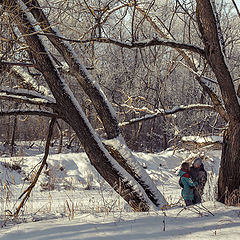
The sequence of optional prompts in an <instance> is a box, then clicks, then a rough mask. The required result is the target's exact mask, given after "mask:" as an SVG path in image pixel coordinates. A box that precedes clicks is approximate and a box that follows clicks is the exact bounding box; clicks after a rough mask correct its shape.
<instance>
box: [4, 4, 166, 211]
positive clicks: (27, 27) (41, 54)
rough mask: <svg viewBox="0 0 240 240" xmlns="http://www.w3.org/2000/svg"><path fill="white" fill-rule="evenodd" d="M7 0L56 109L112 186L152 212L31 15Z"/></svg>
mask: <svg viewBox="0 0 240 240" xmlns="http://www.w3.org/2000/svg"><path fill="white" fill-rule="evenodd" d="M3 2H4V4H5V7H6V6H8V7H9V9H8V10H13V12H14V17H13V21H15V22H17V24H18V29H19V31H20V32H21V34H22V35H23V36H24V39H25V41H26V43H27V44H28V46H29V47H30V48H31V51H32V54H33V57H34V60H35V62H36V66H37V69H38V70H39V71H40V72H41V73H42V74H43V76H44V78H45V80H46V82H47V84H48V86H49V88H50V89H51V91H52V94H53V95H54V97H55V99H56V107H55V109H54V111H55V112H56V113H58V115H59V116H60V117H62V118H63V119H64V120H65V121H66V122H67V123H68V124H69V125H70V126H71V127H72V128H73V129H74V131H75V132H76V134H77V136H78V138H79V140H80V141H81V143H82V145H83V147H84V149H85V152H86V154H87V155H88V157H89V159H90V161H91V163H92V165H93V166H94V167H95V168H96V170H97V171H98V172H99V173H100V175H101V176H102V177H103V178H104V179H105V180H106V181H107V182H108V183H109V184H110V185H111V186H112V188H113V189H114V190H115V191H116V192H117V193H119V194H120V195H121V196H122V197H123V199H125V200H126V202H128V203H129V205H130V206H131V207H132V209H133V210H135V211H148V210H149V208H150V206H151V205H152V201H150V200H149V198H148V196H147V195H146V193H145V191H144V190H143V188H142V187H141V186H140V185H139V184H138V183H137V181H136V180H135V179H134V178H133V177H132V176H131V175H130V174H128V173H127V171H125V170H124V169H123V168H122V167H121V166H120V165H119V164H118V163H117V162H116V161H115V160H114V159H113V157H112V156H111V155H110V154H109V153H108V151H107V149H106V148H105V147H104V146H103V144H102V142H101V141H100V139H99V138H98V136H97V135H96V133H95V131H94V130H93V129H92V127H91V125H90V123H89V122H88V120H87V119H86V117H85V115H84V113H83V111H82V109H81V107H80V106H79V104H78V102H77V100H76V99H75V98H74V96H73V94H72V92H71V90H70V89H69V88H68V86H67V85H66V83H65V82H64V81H63V79H61V77H60V75H59V73H58V71H57V69H56V68H55V67H54V64H53V62H52V59H51V57H50V56H49V54H48V52H47V51H46V49H45V47H44V45H43V44H42V42H41V40H40V39H39V38H38V37H37V35H35V30H34V28H33V27H32V25H31V24H30V22H29V21H28V18H27V17H26V16H25V14H24V13H23V12H22V13H21V15H20V14H19V15H18V14H16V11H17V10H18V9H19V7H16V8H14V9H13V8H12V7H13V6H17V5H15V4H16V2H15V1H14V0H13V1H11V0H6V1H3ZM5 9H6V8H5ZM6 10H7V9H6ZM164 203H166V202H163V204H164Z"/></svg>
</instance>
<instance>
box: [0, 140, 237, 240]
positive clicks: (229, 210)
mask: <svg viewBox="0 0 240 240" xmlns="http://www.w3.org/2000/svg"><path fill="white" fill-rule="evenodd" d="M0 151H1V149H0ZM39 152H43V149H42V148H41V147H40V146H39V145H37V144H35V145H34V147H31V148H29V149H26V148H23V150H21V151H20V152H19V155H20V156H19V157H12V158H10V157H7V156H3V155H2V157H1V158H0V187H1V192H0V214H1V216H0V217H1V218H0V226H1V229H0V239H4V240H14V239H19V240H21V239H32V240H45V239H54V240H60V239H61V240H62V239H64V240H67V239H68V240H74V239H78V240H79V239H88V240H93V239H96V240H99V239H111V240H120V239H121V240H125V239H133V240H134V239H149V240H154V239H227V238H229V239H240V207H228V206H225V205H223V204H220V203H218V202H216V201H214V195H215V192H216V181H217V173H218V169H219V161H220V154H221V152H220V151H219V150H211V151H210V150H205V151H204V156H205V159H204V165H205V168H206V170H207V171H208V183H207V185H206V187H205V194H204V202H203V203H202V204H201V205H196V206H194V207H189V208H187V209H184V208H183V201H182V199H181V196H180V195H181V194H180V192H181V189H180V187H179V185H178V178H179V177H178V176H177V173H178V170H179V166H180V164H181V162H182V161H185V160H188V159H191V158H192V157H194V154H193V153H190V152H189V151H183V150H178V151H173V150H171V149H169V150H167V151H164V152H161V153H156V154H146V153H134V155H135V156H136V158H137V160H138V161H139V162H140V163H141V164H142V165H143V166H144V168H146V171H147V172H148V174H149V176H150V177H151V178H152V179H153V181H154V183H155V184H156V186H157V187H158V189H159V190H160V191H161V193H162V194H163V195H164V196H165V198H166V199H167V201H168V202H169V209H168V210H164V211H163V210H159V211H151V212H148V213H135V212H132V211H131V209H130V208H129V206H128V205H127V204H126V203H125V202H124V201H123V200H122V199H121V198H120V197H119V196H118V195H117V194H116V193H115V192H114V191H112V190H111V188H110V187H109V186H108V184H106V183H105V181H104V180H103V179H102V178H101V177H100V176H99V175H98V173H97V172H96V171H95V169H94V168H93V167H92V165H91V164H90V163H89V160H88V158H87V157H86V155H85V154H84V153H70V152H68V153H64V154H63V153H62V154H56V153H55V152H54V150H52V151H51V155H49V158H48V160H47V162H48V169H47V170H46V169H44V170H43V174H42V175H41V176H40V179H39V182H38V184H37V185H36V186H35V188H34V190H33V192H32V194H31V197H30V198H29V200H28V202H27V204H26V205H25V206H24V208H23V209H22V210H21V212H20V215H19V217H18V218H17V219H12V218H11V217H10V216H9V215H10V213H13V212H14V211H15V209H16V208H17V206H18V205H19V203H20V200H19V199H18V197H19V196H20V195H21V193H22V192H23V191H24V190H25V189H26V187H27V186H28V185H29V181H30V180H31V179H32V177H33V176H34V173H35V172H36V171H37V169H38V167H39V163H40V161H41V159H42V157H43V154H39ZM202 153H203V152H202ZM48 189H51V191H48Z"/></svg>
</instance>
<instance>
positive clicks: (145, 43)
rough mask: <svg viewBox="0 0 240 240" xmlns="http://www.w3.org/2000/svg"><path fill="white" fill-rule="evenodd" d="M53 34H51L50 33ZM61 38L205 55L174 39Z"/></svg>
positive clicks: (193, 46)
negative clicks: (163, 48)
mask: <svg viewBox="0 0 240 240" xmlns="http://www.w3.org/2000/svg"><path fill="white" fill-rule="evenodd" d="M39 35H47V36H48V35H49V36H50V35H52V34H51V33H45V34H39ZM52 36H53V35H52ZM58 38H60V39H61V40H64V41H68V42H75V43H89V42H100V43H110V44H114V45H117V46H119V47H122V48H129V49H131V48H145V47H151V46H168V47H171V48H175V49H184V50H189V51H191V52H195V53H198V54H200V55H202V56H205V51H204V49H202V48H200V47H198V46H195V45H191V44H185V43H180V42H176V41H171V40H160V39H157V38H154V39H150V40H145V41H139V42H131V43H127V42H121V41H118V40H114V39H111V38H89V39H85V40H74V39H69V38H64V37H59V36H58Z"/></svg>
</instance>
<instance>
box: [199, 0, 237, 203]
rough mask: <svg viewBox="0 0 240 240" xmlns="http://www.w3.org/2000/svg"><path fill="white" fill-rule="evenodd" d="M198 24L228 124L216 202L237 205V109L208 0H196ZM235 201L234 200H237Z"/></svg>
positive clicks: (229, 75) (220, 40)
mask: <svg viewBox="0 0 240 240" xmlns="http://www.w3.org/2000/svg"><path fill="white" fill-rule="evenodd" d="M196 2H197V11H196V12H197V20H198V26H199V30H200V32H201V35H202V40H203V43H204V45H205V51H206V59H207V61H208V63H209V65H210V66H211V67H212V69H213V72H214V73H215V76H216V78H217V81H218V84H219V87H220V90H221V93H222V99H223V101H224V105H225V108H226V113H227V115H228V117H227V119H228V120H229V123H228V127H227V129H226V131H225V135H224V142H223V149H222V158H221V165H220V170H219V179H218V201H220V202H223V203H228V204H230V205H235V204H237V203H239V190H240V105H239V103H238V100H237V93H236V91H235V88H234V85H233V80H232V77H231V74H230V71H229V69H228V66H227V64H226V62H225V56H224V48H223V47H224V46H223V45H224V44H223V42H222V33H221V28H220V26H219V21H218V19H217V14H216V12H215V6H214V4H213V3H211V1H210V0H196ZM237 195H238V199H235V198H234V196H235V197H237Z"/></svg>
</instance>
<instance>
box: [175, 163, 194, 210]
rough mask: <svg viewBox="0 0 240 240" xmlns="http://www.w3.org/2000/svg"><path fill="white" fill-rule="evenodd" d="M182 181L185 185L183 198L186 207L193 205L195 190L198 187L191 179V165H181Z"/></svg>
mask: <svg viewBox="0 0 240 240" xmlns="http://www.w3.org/2000/svg"><path fill="white" fill-rule="evenodd" d="M179 175H180V180H181V183H182V185H183V189H182V197H183V199H184V201H185V204H186V206H190V205H192V204H193V199H194V194H193V189H194V187H195V186H196V185H197V182H193V181H192V179H191V178H190V166H189V163H187V162H184V163H182V165H181V170H180V172H179Z"/></svg>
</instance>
